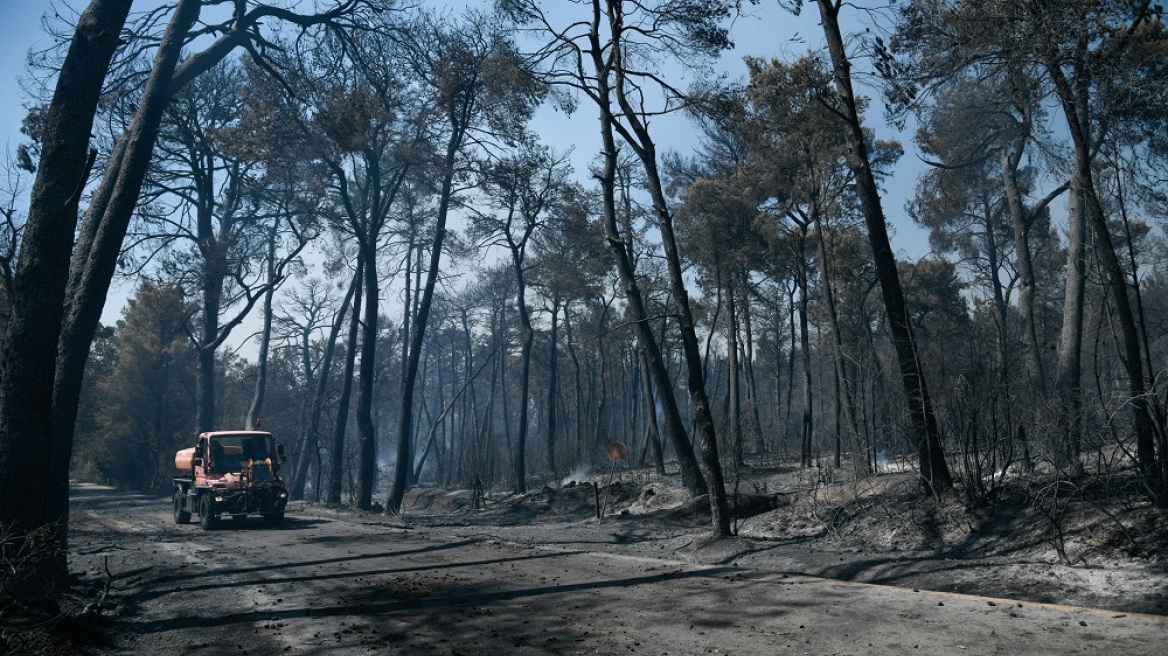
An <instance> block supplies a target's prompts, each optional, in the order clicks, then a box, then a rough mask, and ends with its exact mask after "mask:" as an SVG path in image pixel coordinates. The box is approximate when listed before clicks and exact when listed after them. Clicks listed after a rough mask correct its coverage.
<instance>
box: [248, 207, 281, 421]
mask: <svg viewBox="0 0 1168 656" xmlns="http://www.w3.org/2000/svg"><path fill="white" fill-rule="evenodd" d="M267 257H268V262H267V264H268V291H266V292H264V309H263V312H264V325H263V327H262V328H261V329H260V351H259V354H258V355H257V356H256V384H255V394H253V395H252V399H251V408H250V409H249V410H248V412H247V420H246V421H245V422H244V427H245V428H247V429H248V430H254V429H255V428H258V427H259V425H260V420H261V419H262V418H263V415H262V413H263V411H264V396H265V394H266V393H267V389H268V352H269V350H270V348H271V343H272V297H273V296H275V295H276V284H277V280H276V228H275V226H273V227H272V228H271V229H270V230H269V232H268V256H267Z"/></svg>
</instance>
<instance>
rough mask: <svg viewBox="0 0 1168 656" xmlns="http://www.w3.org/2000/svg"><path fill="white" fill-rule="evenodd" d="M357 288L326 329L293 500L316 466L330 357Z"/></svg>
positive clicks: (351, 285) (353, 284) (348, 294)
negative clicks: (311, 465)
mask: <svg viewBox="0 0 1168 656" xmlns="http://www.w3.org/2000/svg"><path fill="white" fill-rule="evenodd" d="M360 287H361V283H360V281H359V280H357V279H356V278H354V280H353V281H352V282H350V283H349V290H348V291H347V292H345V299H344V300H343V301H341V308H340V309H339V310H337V314H336V316H334V317H333V324H332V326H331V327H330V328H329V334H328V339H327V340H326V341H325V346H324V353H323V354H322V356H321V362H320V368H319V369H318V370H317V378H316V389H315V390H314V391H313V394H312V408H311V410H310V411H309V413H308V422H307V425H306V426H305V429H304V435H303V437H302V438H301V440H300V442H301V444H302V445H303V448H302V449H301V450H300V454H299V458H298V459H297V461H296V469H295V472H294V474H293V476H292V490H291V492H290V495H291V497H292V498H293V499H300V498H303V497H304V488H305V486H306V485H307V481H308V469H309V465H310V463H314V462H319V457H320V449H319V446H318V439H319V438H318V435H319V434H320V419H321V415H322V414H323V413H324V402H325V399H326V398H327V397H328V386H329V378H330V374H331V372H332V365H333V354H334V353H335V352H336V348H337V338H338V337H339V336H340V334H341V326H343V325H345V314H346V313H347V312H348V311H349V303H351V302H353V296H354V295H356V293H357V289H358V288H360ZM316 493H317V494H318V495H319V494H320V490H319V489H317V490H316ZM338 502H339V499H338Z"/></svg>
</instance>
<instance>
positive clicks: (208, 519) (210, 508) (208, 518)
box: [199, 494, 219, 530]
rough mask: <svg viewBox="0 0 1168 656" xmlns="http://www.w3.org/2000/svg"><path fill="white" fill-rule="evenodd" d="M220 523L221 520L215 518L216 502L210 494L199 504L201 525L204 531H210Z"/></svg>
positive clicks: (203, 497)
mask: <svg viewBox="0 0 1168 656" xmlns="http://www.w3.org/2000/svg"><path fill="white" fill-rule="evenodd" d="M218 523H219V518H218V517H216V516H215V500H214V499H212V498H211V495H210V494H204V495H203V496H202V497H201V502H200V503H199V524H200V525H201V526H202V527H203V529H204V530H210V529H213V528H215V526H216V525H218Z"/></svg>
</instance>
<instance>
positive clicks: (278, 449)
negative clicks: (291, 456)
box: [276, 442, 287, 465]
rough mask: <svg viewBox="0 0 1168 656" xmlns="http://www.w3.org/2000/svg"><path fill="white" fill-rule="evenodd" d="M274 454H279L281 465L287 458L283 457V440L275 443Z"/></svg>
mask: <svg viewBox="0 0 1168 656" xmlns="http://www.w3.org/2000/svg"><path fill="white" fill-rule="evenodd" d="M276 455H277V456H279V460H280V464H281V465H282V464H284V461H285V460H287V458H285V457H284V443H283V442H279V443H277V444H276Z"/></svg>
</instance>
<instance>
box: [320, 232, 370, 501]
mask: <svg viewBox="0 0 1168 656" xmlns="http://www.w3.org/2000/svg"><path fill="white" fill-rule="evenodd" d="M366 266H369V265H366V263H365V257H364V255H362V254H360V253H358V255H357V270H356V271H355V272H353V313H352V316H351V317H350V318H349V343H348V345H347V347H348V348H347V350H346V352H345V371H344V373H342V374H341V396H340V398H339V399H337V420H336V422H335V423H334V424H333V439H332V449H331V450H332V460H331V461H330V462H329V491H328V497H327V501H328V503H330V504H332V505H334V506H335V505H339V504H340V503H341V491H342V489H343V487H344V485H343V483H344V481H343V478H344V467H345V433H346V432H347V430H348V425H349V402H350V399H351V398H352V394H353V371H354V369H356V364H357V349H358V347H359V345H360V343H361V299H362V297H363V296H364V293H363V292H362V287H364V284H365V267H366Z"/></svg>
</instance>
